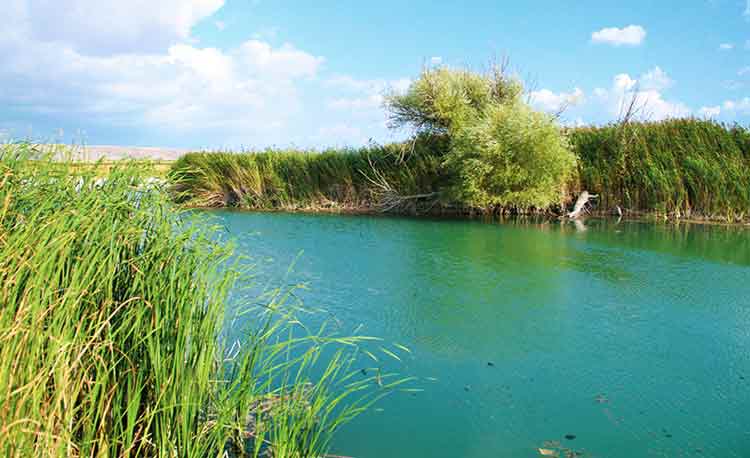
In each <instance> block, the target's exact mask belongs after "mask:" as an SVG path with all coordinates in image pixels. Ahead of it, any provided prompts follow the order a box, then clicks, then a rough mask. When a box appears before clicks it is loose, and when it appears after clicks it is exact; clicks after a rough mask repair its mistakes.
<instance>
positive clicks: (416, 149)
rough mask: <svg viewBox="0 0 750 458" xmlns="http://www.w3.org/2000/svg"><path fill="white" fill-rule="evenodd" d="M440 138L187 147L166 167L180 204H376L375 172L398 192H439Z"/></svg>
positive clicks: (264, 206) (293, 206)
mask: <svg viewBox="0 0 750 458" xmlns="http://www.w3.org/2000/svg"><path fill="white" fill-rule="evenodd" d="M444 151H445V141H444V140H443V139H441V138H420V139H417V140H416V141H415V142H407V143H404V144H391V145H386V146H370V147H366V148H362V149H357V150H349V149H346V150H326V151H322V152H317V151H293V150H267V151H263V152H259V153H245V154H234V153H191V154H187V155H185V156H182V157H181V158H180V159H178V160H177V161H176V162H175V163H174V164H173V166H172V170H171V172H170V179H171V180H172V182H173V183H175V186H174V187H173V191H174V192H175V193H176V195H177V199H178V201H179V202H181V203H185V204H188V205H193V206H198V207H241V208H249V209H306V208H307V209H324V208H332V209H344V210H346V209H361V208H372V207H375V206H376V205H377V204H378V202H377V197H376V194H375V192H376V191H377V190H378V187H377V185H375V184H374V183H373V180H374V179H375V177H376V175H379V174H382V178H383V179H385V180H386V181H387V182H388V184H389V185H390V186H392V187H393V188H394V189H395V190H397V192H398V193H399V194H401V195H415V194H424V193H432V192H437V191H439V189H440V188H441V186H442V184H443V183H444V182H445V181H446V179H447V178H446V177H445V176H444V173H443V171H442V169H441V167H440V163H441V155H442V153H443V152H444Z"/></svg>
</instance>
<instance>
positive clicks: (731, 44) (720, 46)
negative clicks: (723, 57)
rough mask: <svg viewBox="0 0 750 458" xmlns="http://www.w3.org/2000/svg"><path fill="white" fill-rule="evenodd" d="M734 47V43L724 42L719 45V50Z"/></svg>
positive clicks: (728, 49) (729, 49)
mask: <svg viewBox="0 0 750 458" xmlns="http://www.w3.org/2000/svg"><path fill="white" fill-rule="evenodd" d="M732 49H734V43H722V44H720V45H719V51H731V50H732Z"/></svg>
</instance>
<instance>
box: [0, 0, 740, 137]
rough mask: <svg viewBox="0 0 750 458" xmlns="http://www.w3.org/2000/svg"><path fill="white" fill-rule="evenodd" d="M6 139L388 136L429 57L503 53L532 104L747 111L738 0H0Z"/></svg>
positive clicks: (469, 60) (437, 61)
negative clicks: (396, 94) (390, 112)
mask: <svg viewBox="0 0 750 458" xmlns="http://www.w3.org/2000/svg"><path fill="white" fill-rule="evenodd" d="M6 1H7V2H9V5H8V6H4V9H3V11H2V13H1V14H2V15H4V16H6V17H5V18H3V19H4V20H3V21H2V22H3V24H6V25H8V24H10V26H8V28H7V30H6V31H4V32H3V34H0V139H11V138H13V139H19V138H29V137H31V138H33V139H46V140H52V139H55V140H60V141H64V142H72V141H73V142H86V143H89V144H115V145H139V146H170V147H184V148H239V147H246V148H259V147H265V146H301V147H318V148H321V147H324V146H342V145H351V146H357V145H361V144H363V143H366V142H367V141H368V140H369V139H372V140H373V141H377V142H386V141H391V140H398V139H400V138H403V137H404V135H406V133H405V132H391V131H389V130H388V129H387V127H386V117H385V113H384V112H383V110H382V108H381V102H382V95H383V93H384V92H385V91H388V90H396V91H398V90H404V89H405V88H406V87H408V84H409V81H410V79H411V78H414V77H416V76H417V75H418V74H419V71H420V69H421V68H422V66H423V65H448V66H468V67H470V68H475V69H477V70H481V69H482V68H484V67H485V66H486V65H487V63H488V62H489V61H490V60H491V59H492V58H497V57H500V56H508V57H509V58H510V60H511V63H512V66H513V69H514V71H515V72H517V74H518V75H519V77H521V78H522V79H523V80H525V81H526V82H527V83H528V87H529V94H528V95H529V98H530V100H531V103H532V104H533V105H534V106H535V107H537V108H538V109H540V110H547V111H550V112H557V111H559V110H560V108H561V107H563V106H565V107H567V109H566V110H565V112H564V113H563V115H562V118H561V119H562V121H563V122H565V123H567V124H570V125H575V124H591V123H593V124H599V123H605V122H608V121H611V120H613V119H616V118H617V116H618V113H619V107H620V106H621V104H622V101H623V100H626V99H629V98H630V97H632V96H633V93H637V96H638V97H639V100H640V101H641V103H642V104H643V105H644V107H645V108H644V110H643V115H644V116H647V117H649V118H650V119H661V118H665V117H670V116H688V115H691V116H699V117H712V118H715V119H718V120H720V121H724V122H730V123H731V122H739V123H741V124H744V125H747V124H749V123H750V97H749V96H750V0H694V1H685V2H676V1H675V2H673V1H659V2H654V1H635V0H631V1H630V2H627V3H623V2H601V1H577V2H567V3H569V4H568V5H565V4H563V2H559V1H529V2H499V1H487V0H481V1H473V2H458V1H455V2H449V1H441V2H434V1H422V0H417V1H408V2H405V1H398V2H397V1H391V0H386V1H378V2H353V1H349V2H344V1H337V2H334V1H321V0H319V1H316V2H309V1H304V2H303V1H286V0H277V1H267V0H162V1H160V2H153V1H151V0H130V1H128V2H120V1H116V2H115V1H111V0H56V1H52V0H6Z"/></svg>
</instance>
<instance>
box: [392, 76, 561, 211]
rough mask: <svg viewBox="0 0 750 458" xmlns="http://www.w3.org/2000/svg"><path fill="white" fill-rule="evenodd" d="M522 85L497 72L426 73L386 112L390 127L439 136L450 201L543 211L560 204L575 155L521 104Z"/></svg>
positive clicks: (546, 119) (547, 120) (549, 123)
mask: <svg viewBox="0 0 750 458" xmlns="http://www.w3.org/2000/svg"><path fill="white" fill-rule="evenodd" d="M522 92H523V87H522V85H521V84H520V83H519V82H518V81H517V80H515V79H514V78H509V77H507V76H505V74H504V72H503V71H501V70H500V69H494V70H493V71H492V72H490V73H489V74H487V75H481V74H477V73H473V72H470V71H467V70H454V69H450V68H447V67H440V68H437V69H426V70H424V71H423V72H422V74H421V75H420V77H419V79H417V80H416V81H415V82H414V83H413V84H412V85H411V86H410V88H409V89H408V91H407V92H406V93H405V94H402V95H391V96H390V97H388V98H387V99H386V107H387V108H388V109H389V111H390V113H391V123H392V125H393V126H395V127H401V126H404V125H409V126H412V127H414V128H415V129H416V130H417V131H428V132H442V133H446V134H447V135H448V137H449V138H450V140H451V142H452V145H451V148H450V150H449V152H448V154H447V155H446V157H445V163H444V166H445V167H446V168H447V171H448V174H449V175H451V176H453V177H454V180H453V186H452V187H451V189H450V197H451V198H452V200H454V201H457V202H459V203H460V204H462V205H465V206H468V207H472V208H491V207H497V206H499V207H506V208H507V207H512V208H521V209H526V208H529V207H536V208H547V207H549V206H550V205H552V204H556V203H559V202H560V201H561V200H562V197H563V195H564V184H565V183H566V182H567V181H568V180H569V178H570V175H571V173H572V172H573V170H574V167H575V157H574V156H573V154H572V153H571V151H570V149H569V148H568V144H567V142H566V139H565V137H564V135H563V133H562V132H561V130H560V128H559V127H558V125H557V123H556V122H555V120H554V119H553V118H552V117H550V116H548V115H546V114H543V113H538V112H535V111H533V110H532V109H531V108H530V107H529V106H528V105H527V104H526V103H525V102H524V101H523V100H522V97H521V95H522Z"/></svg>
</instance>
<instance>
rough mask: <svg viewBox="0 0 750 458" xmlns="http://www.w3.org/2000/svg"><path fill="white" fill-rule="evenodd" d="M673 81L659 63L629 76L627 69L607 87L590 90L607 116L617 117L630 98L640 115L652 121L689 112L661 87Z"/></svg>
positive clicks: (665, 86) (668, 85)
mask: <svg viewBox="0 0 750 458" xmlns="http://www.w3.org/2000/svg"><path fill="white" fill-rule="evenodd" d="M672 85H673V81H672V79H671V78H669V76H668V75H667V74H666V72H664V71H663V70H662V69H661V68H659V67H654V68H653V69H652V70H649V71H648V72H646V73H644V74H643V75H641V76H640V77H639V78H633V77H631V76H630V75H629V74H627V73H620V74H618V75H615V77H614V78H613V79H612V87H611V88H610V89H602V88H598V89H596V90H595V91H594V94H595V95H596V96H597V99H598V100H599V102H600V103H603V104H604V106H605V108H606V110H607V111H608V112H609V115H610V116H614V117H620V116H622V115H623V114H624V112H625V111H626V110H627V109H628V106H629V105H630V103H631V102H633V101H634V102H635V103H634V106H635V107H636V108H637V109H638V113H636V115H638V116H639V117H641V118H644V119H649V120H653V121H657V120H661V119H666V118H673V117H681V116H688V115H689V114H690V113H691V110H690V108H688V107H687V106H686V105H685V104H684V103H681V102H673V101H669V100H666V99H665V98H664V95H663V94H662V91H663V90H665V89H667V88H669V87H670V86H672Z"/></svg>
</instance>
